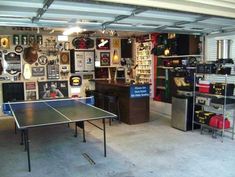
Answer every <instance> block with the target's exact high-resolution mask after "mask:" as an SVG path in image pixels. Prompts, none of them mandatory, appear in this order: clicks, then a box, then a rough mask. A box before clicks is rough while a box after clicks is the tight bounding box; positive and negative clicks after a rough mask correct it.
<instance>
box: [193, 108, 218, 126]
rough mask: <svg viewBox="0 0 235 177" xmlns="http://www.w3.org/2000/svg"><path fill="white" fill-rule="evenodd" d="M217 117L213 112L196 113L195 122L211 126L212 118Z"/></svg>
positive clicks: (200, 111)
mask: <svg viewBox="0 0 235 177" xmlns="http://www.w3.org/2000/svg"><path fill="white" fill-rule="evenodd" d="M213 115H215V113H212V112H206V111H202V110H199V111H195V118H194V121H195V122H198V123H201V124H206V125H209V122H210V118H211V117H212V116H213Z"/></svg>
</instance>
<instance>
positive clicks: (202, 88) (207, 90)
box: [198, 84, 211, 93]
mask: <svg viewBox="0 0 235 177" xmlns="http://www.w3.org/2000/svg"><path fill="white" fill-rule="evenodd" d="M198 86H199V92H201V93H210V90H211V89H210V88H211V86H210V84H198Z"/></svg>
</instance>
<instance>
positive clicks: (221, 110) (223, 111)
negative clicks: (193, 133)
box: [192, 73, 235, 142]
mask: <svg viewBox="0 0 235 177" xmlns="http://www.w3.org/2000/svg"><path fill="white" fill-rule="evenodd" d="M209 75H211V74H196V73H195V74H194V94H193V121H192V127H194V125H195V124H196V125H200V126H201V133H202V131H203V129H204V128H207V129H210V130H212V131H213V132H215V133H217V132H219V133H220V135H221V141H222V142H223V138H224V134H225V132H229V133H231V138H232V139H234V133H235V132H234V130H235V129H234V128H235V120H234V119H235V118H234V117H235V112H233V114H232V117H231V118H230V119H229V120H230V125H231V126H230V128H228V129H225V128H224V126H225V118H228V117H227V113H228V111H230V110H233V111H235V102H234V103H231V104H226V103H227V99H228V98H229V99H235V96H234V94H233V95H232V96H227V85H228V78H229V77H230V76H232V75H218V76H223V77H224V82H223V84H225V93H224V95H218V94H212V93H201V92H198V91H197V88H198V87H199V85H198V84H197V83H196V81H197V78H198V77H199V76H200V77H201V76H203V77H204V79H205V80H206V79H207V76H209ZM213 75H216V74H213ZM233 76H234V75H233ZM198 96H200V97H205V98H209V99H220V98H222V99H223V103H222V104H218V103H217V104H218V105H220V106H219V107H214V106H213V104H211V103H209V104H208V105H207V104H200V103H196V97H198ZM196 106H197V107H200V108H201V109H202V110H203V111H208V112H212V113H215V114H220V115H223V117H224V119H223V128H222V129H219V128H215V127H211V126H209V125H207V124H202V123H199V122H197V121H195V111H196V110H195V108H196Z"/></svg>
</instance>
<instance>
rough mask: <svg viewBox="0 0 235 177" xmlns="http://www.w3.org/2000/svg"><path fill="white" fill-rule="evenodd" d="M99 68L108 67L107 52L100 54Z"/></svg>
mask: <svg viewBox="0 0 235 177" xmlns="http://www.w3.org/2000/svg"><path fill="white" fill-rule="evenodd" d="M100 66H110V53H109V52H100Z"/></svg>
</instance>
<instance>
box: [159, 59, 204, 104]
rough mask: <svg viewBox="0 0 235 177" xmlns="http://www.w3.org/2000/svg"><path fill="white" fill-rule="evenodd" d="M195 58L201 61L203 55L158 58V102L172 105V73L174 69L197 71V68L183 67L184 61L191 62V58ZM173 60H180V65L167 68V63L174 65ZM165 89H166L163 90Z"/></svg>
mask: <svg viewBox="0 0 235 177" xmlns="http://www.w3.org/2000/svg"><path fill="white" fill-rule="evenodd" d="M191 57H195V58H196V59H197V60H201V58H202V55H174V56H158V57H157V66H156V68H157V72H156V74H157V75H156V82H155V83H156V86H155V89H156V96H155V97H156V100H159V101H163V102H168V103H171V97H172V96H171V95H172V93H171V92H172V90H170V88H172V87H171V83H172V76H171V71H172V70H174V69H182V68H184V69H186V70H192V71H193V72H194V70H195V71H196V67H195V66H189V65H183V64H182V60H189V58H191ZM173 60H179V61H180V62H179V64H178V65H174V64H171V65H170V66H166V64H165V62H166V61H168V62H169V63H172V62H173ZM162 88H165V89H162Z"/></svg>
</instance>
